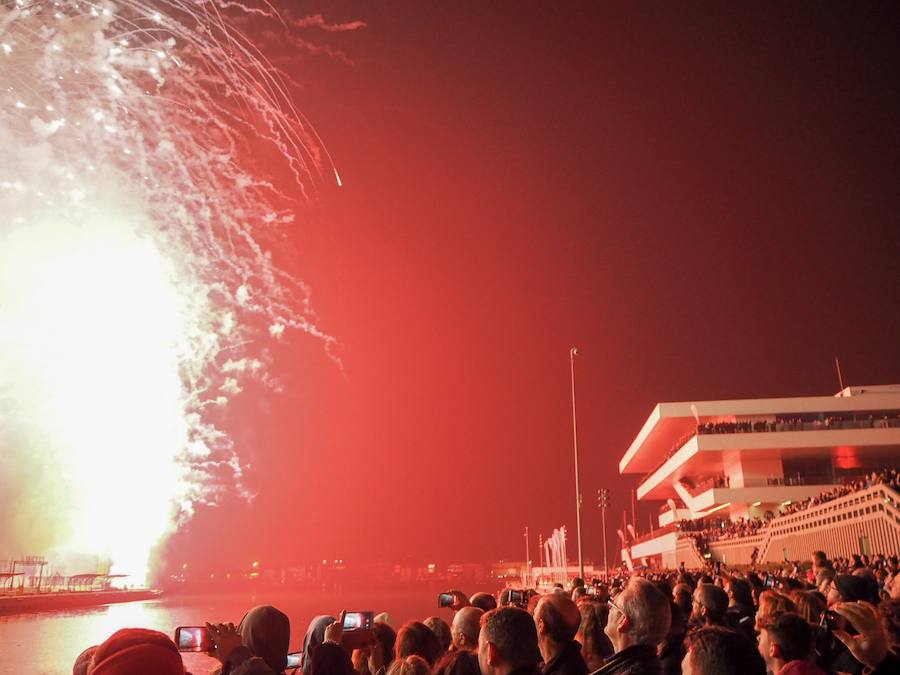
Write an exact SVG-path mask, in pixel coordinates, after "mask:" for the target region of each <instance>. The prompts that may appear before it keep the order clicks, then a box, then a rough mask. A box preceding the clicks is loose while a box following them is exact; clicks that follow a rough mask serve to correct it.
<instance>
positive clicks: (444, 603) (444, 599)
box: [438, 593, 453, 607]
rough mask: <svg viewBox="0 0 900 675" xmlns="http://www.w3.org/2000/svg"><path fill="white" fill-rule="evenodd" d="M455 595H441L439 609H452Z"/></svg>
mask: <svg viewBox="0 0 900 675" xmlns="http://www.w3.org/2000/svg"><path fill="white" fill-rule="evenodd" d="M452 606H453V593H441V594H440V595H439V596H438V607H452Z"/></svg>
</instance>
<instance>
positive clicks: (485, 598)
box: [469, 593, 497, 612]
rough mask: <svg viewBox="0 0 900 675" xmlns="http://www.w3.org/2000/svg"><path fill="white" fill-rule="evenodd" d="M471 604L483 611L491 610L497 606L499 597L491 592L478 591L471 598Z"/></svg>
mask: <svg viewBox="0 0 900 675" xmlns="http://www.w3.org/2000/svg"><path fill="white" fill-rule="evenodd" d="M469 604H471V605H472V607H477V608H478V609H480V610H481V611H482V612H490V611H491V610H492V609H496V608H497V598H495V597H494V596H493V595H491V594H490V593H476V594H475V595H473V596H472V597H471V598H469Z"/></svg>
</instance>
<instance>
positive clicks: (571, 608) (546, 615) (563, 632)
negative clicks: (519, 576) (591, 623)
mask: <svg viewBox="0 0 900 675" xmlns="http://www.w3.org/2000/svg"><path fill="white" fill-rule="evenodd" d="M580 624H581V614H580V613H579V611H578V606H577V605H576V604H575V603H574V602H573V601H572V600H570V599H569V598H567V597H566V596H565V595H560V594H559V593H554V594H552V595H545V596H544V597H542V598H541V599H540V600H539V601H538V604H537V607H535V609H534V625H535V627H536V628H537V633H538V644H539V645H540V646H541V655H542V656H543V657H544V661H545V662H546V661H548V660H549V659H550V658H551V654H552V650H553V649H554V648H555V647H561V646H563V645H566V644H568V643H570V642H571V641H572V640H574V639H575V634H576V633H577V632H578V626H579V625H580ZM548 644H549V645H550V649H549V650H548V649H547V645H548Z"/></svg>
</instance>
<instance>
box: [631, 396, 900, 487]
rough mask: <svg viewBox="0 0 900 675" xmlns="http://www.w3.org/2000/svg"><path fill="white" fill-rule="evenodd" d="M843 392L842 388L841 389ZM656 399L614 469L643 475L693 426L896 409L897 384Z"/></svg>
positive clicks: (898, 405) (899, 399) (899, 405)
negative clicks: (819, 392) (835, 391)
mask: <svg viewBox="0 0 900 675" xmlns="http://www.w3.org/2000/svg"><path fill="white" fill-rule="evenodd" d="M845 391H847V390H845ZM842 394H843V395H838V396H806V397H792V398H761V399H737V400H726V401H693V402H692V401H682V402H677V403H658V404H657V405H656V406H655V407H654V408H653V410H652V412H651V413H650V416H649V417H648V418H647V420H646V422H644V425H643V426H642V427H641V430H640V431H639V432H638V434H637V436H636V437H635V439H634V441H632V443H631V445H630V446H629V447H628V450H626V452H625V454H624V455H623V456H622V459H621V460H620V461H619V473H647V472H649V471H651V470H653V469H654V468H655V467H657V466H658V465H659V463H660V462H661V461H662V459H663V458H664V457H665V456H666V453H667V452H668V451H669V450H670V449H672V448H673V447H674V446H675V445H676V444H677V443H678V441H679V440H680V439H682V438H684V437H685V436H688V435H690V434H693V433H694V432H695V431H696V428H697V424H706V423H708V422H722V421H733V420H734V419H735V418H743V419H748V418H753V417H759V418H765V417H772V416H775V415H791V414H797V415H802V414H811V413H824V414H826V415H828V414H830V413H831V414H837V413H852V412H858V413H866V412H869V411H871V412H876V411H879V412H880V411H886V410H890V411H894V410H896V411H898V412H900V385H887V386H879V387H868V388H865V387H859V388H854V394H853V395H847V394H845V393H844V392H842Z"/></svg>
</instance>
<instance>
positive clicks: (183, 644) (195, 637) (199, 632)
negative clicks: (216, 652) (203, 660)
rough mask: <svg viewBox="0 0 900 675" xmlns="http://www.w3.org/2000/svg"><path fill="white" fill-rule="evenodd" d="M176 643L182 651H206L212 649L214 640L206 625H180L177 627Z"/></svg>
mask: <svg viewBox="0 0 900 675" xmlns="http://www.w3.org/2000/svg"><path fill="white" fill-rule="evenodd" d="M175 644H177V645H178V651H180V652H206V651H209V650H210V649H212V647H213V644H212V640H210V638H209V631H207V630H206V626H180V627H179V628H176V629H175Z"/></svg>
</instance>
